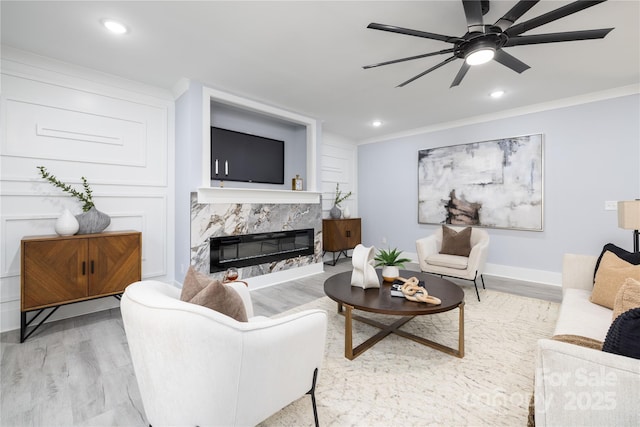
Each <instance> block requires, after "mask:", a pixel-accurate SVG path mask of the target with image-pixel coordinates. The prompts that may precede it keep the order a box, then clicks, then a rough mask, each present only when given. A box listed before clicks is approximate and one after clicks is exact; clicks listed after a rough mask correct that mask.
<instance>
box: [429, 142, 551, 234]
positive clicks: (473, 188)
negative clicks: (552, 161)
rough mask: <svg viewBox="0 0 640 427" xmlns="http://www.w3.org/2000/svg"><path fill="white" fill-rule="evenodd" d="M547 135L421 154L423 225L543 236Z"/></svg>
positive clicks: (465, 145) (436, 150) (460, 146)
mask: <svg viewBox="0 0 640 427" xmlns="http://www.w3.org/2000/svg"><path fill="white" fill-rule="evenodd" d="M542 163H543V142H542V134H536V135H526V136H519V137H515V138H504V139H496V140H492V141H484V142H475V143H471V144H463V145H454V146H449V147H439V148H430V149H425V150H420V151H419V152H418V222H419V223H421V224H452V225H463V226H464V225H473V226H480V227H491V228H506V229H517V230H532V231H542V230H543V203H542V201H543V164H542Z"/></svg>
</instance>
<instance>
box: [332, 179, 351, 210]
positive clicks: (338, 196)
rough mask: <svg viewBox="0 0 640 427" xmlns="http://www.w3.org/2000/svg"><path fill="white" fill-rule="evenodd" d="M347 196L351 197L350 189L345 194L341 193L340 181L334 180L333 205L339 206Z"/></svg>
mask: <svg viewBox="0 0 640 427" xmlns="http://www.w3.org/2000/svg"><path fill="white" fill-rule="evenodd" d="M349 197H351V191H349V192H348V193H347V194H342V191H340V183H339V182H336V198H335V200H334V201H333V204H334V205H335V206H340V203H342V202H344V201H345V200H347V199H348V198H349Z"/></svg>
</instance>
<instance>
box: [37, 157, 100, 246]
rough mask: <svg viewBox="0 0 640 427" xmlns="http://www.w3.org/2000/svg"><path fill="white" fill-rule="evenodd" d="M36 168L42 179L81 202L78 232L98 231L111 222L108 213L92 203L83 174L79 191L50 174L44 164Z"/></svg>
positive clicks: (90, 232)
mask: <svg viewBox="0 0 640 427" xmlns="http://www.w3.org/2000/svg"><path fill="white" fill-rule="evenodd" d="M37 168H38V170H39V171H40V175H41V176H42V178H43V179H46V180H47V181H49V182H50V183H51V184H52V185H53V186H54V187H58V188H59V189H61V190H62V191H64V192H66V193H69V194H71V195H72V196H73V197H75V198H77V199H78V200H79V201H80V202H82V211H83V212H84V213H82V214H80V215H77V216H76V219H77V221H78V223H79V228H78V234H92V233H100V232H101V231H102V230H104V229H105V228H107V227H108V226H109V224H110V223H111V218H110V217H109V215H107V214H105V213H102V212H100V211H99V210H98V209H96V207H95V205H94V204H93V192H92V191H91V187H89V183H88V182H87V178H85V177H84V176H83V177H81V179H82V187H83V189H84V192H80V191H78V190H76V189H75V188H72V187H71V186H70V185H69V184H65V183H64V182H62V181H60V180H59V179H58V178H56V177H55V176H54V175H51V174H50V173H49V171H47V168H45V167H44V166H37Z"/></svg>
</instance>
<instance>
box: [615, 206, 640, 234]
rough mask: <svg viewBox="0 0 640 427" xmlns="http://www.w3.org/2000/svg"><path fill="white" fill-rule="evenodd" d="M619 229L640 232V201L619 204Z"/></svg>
mask: <svg viewBox="0 0 640 427" xmlns="http://www.w3.org/2000/svg"><path fill="white" fill-rule="evenodd" d="M618 227H620V228H624V229H625V230H640V200H627V201H621V202H618Z"/></svg>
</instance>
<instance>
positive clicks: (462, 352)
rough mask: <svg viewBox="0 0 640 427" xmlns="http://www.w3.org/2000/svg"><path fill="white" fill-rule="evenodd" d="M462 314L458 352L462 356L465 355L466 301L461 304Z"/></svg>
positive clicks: (459, 318)
mask: <svg viewBox="0 0 640 427" xmlns="http://www.w3.org/2000/svg"><path fill="white" fill-rule="evenodd" d="M459 309H460V315H459V317H458V354H457V356H458V357H460V358H463V357H464V301H462V303H460V306H459Z"/></svg>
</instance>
